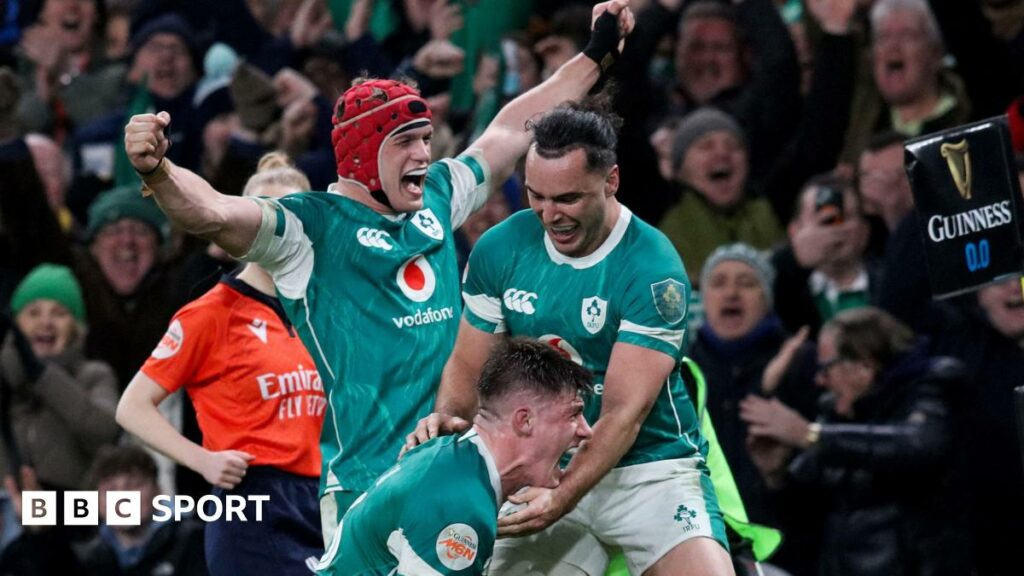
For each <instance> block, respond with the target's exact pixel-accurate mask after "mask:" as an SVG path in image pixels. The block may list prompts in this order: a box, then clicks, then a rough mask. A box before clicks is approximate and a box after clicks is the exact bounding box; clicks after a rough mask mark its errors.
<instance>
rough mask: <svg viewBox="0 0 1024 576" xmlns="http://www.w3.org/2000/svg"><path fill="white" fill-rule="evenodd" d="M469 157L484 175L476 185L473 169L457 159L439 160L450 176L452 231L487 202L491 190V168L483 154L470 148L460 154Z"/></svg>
mask: <svg viewBox="0 0 1024 576" xmlns="http://www.w3.org/2000/svg"><path fill="white" fill-rule="evenodd" d="M462 155H463V156H469V157H471V158H473V160H475V161H476V163H477V164H479V165H480V170H481V171H483V173H484V179H483V181H482V182H481V183H480V184H477V183H476V174H475V173H474V172H473V169H472V168H470V167H469V166H467V165H466V164H465V163H463V162H461V161H459V160H458V159H457V158H446V159H444V160H441V162H443V163H444V165H445V166H447V167H448V171H449V172H451V175H452V230H455V229H457V228H458V227H459V226H462V224H463V223H464V222H465V221H466V219H467V218H469V216H470V215H471V214H472V213H473V212H476V211H477V210H479V209H480V207H481V206H483V205H484V203H485V202H487V197H488V196H489V195H490V189H491V168H490V166H488V165H487V160H485V159H484V156H483V153H482V152H481V151H480V150H478V149H475V148H471V149H469V150H467V151H465V152H463V154H462Z"/></svg>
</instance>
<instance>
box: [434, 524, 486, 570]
mask: <svg viewBox="0 0 1024 576" xmlns="http://www.w3.org/2000/svg"><path fill="white" fill-rule="evenodd" d="M479 541H480V539H479V537H478V536H477V535H476V530H474V529H473V527H472V526H470V525H468V524H449V525H448V526H446V527H445V528H444V529H443V530H441V533H440V534H438V535H437V548H436V550H437V558H438V560H440V561H441V564H444V565H445V566H446V567H448V568H450V569H451V570H463V569H465V568H469V567H470V566H472V565H473V561H474V560H476V553H477V546H478V542H479Z"/></svg>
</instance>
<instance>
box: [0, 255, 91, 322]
mask: <svg viewBox="0 0 1024 576" xmlns="http://www.w3.org/2000/svg"><path fill="white" fill-rule="evenodd" d="M42 299H47V300H56V301H57V302H59V303H61V304H62V305H63V306H64V307H65V308H67V309H68V311H69V312H71V315H72V316H74V317H75V319H76V320H78V321H79V322H85V303H84V302H83V301H82V289H81V288H80V287H79V286H78V280H76V279H75V275H74V274H72V273H71V269H70V268H68V267H67V266H58V265H57V264H40V265H39V266H36V267H35V268H33V269H32V271H31V272H29V273H28V276H25V279H24V280H22V281H21V284H18V287H17V288H15V289H14V295H13V296H12V297H11V311H12V312H13V313H14V315H17V314H18V313H19V312H21V309H22V308H24V307H25V306H27V305H29V304H31V303H32V302H35V301H36V300H42Z"/></svg>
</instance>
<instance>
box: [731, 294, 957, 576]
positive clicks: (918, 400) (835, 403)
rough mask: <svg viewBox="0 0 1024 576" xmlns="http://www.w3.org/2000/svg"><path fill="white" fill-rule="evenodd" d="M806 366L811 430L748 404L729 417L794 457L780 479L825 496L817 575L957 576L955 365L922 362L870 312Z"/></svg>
mask: <svg viewBox="0 0 1024 576" xmlns="http://www.w3.org/2000/svg"><path fill="white" fill-rule="evenodd" d="M818 363H819V364H818V366H819V368H818V374H817V381H818V383H819V384H820V385H821V386H823V387H825V388H826V389H827V390H828V392H829V394H830V401H831V402H830V408H829V410H828V411H827V412H826V413H824V414H823V415H822V419H821V420H820V421H818V422H815V423H810V422H809V421H808V420H807V419H806V418H805V417H803V416H801V415H800V414H799V413H797V412H796V411H794V410H793V409H791V408H789V407H788V406H786V405H785V404H783V403H782V402H780V401H778V400H777V399H773V400H765V399H763V398H758V397H755V396H751V397H749V398H747V399H746V400H745V401H744V402H743V404H742V406H741V417H742V418H743V419H744V420H745V421H746V422H748V423H749V425H750V429H749V430H750V434H751V436H752V437H753V438H754V439H765V440H769V441H773V442H775V443H778V444H781V445H784V446H789V447H791V448H794V449H799V450H802V453H800V454H799V455H798V456H797V457H796V459H795V460H794V461H793V463H792V465H791V466H790V469H789V481H793V482H797V483H801V484H806V485H809V486H818V487H821V488H822V489H824V490H825V491H826V494H827V504H826V510H827V519H826V522H825V526H824V533H823V537H824V546H823V549H822V556H821V569H820V571H819V574H821V576H833V575H835V576H838V575H840V574H858V575H862V576H873V575H878V576H891V575H893V574H950V575H955V574H956V575H959V574H967V573H968V568H967V565H966V556H967V552H968V551H967V547H966V545H965V541H964V538H963V536H964V534H965V527H964V521H963V518H962V517H961V514H960V512H961V511H962V503H961V502H960V501H959V499H958V495H957V494H955V493H954V492H953V490H952V487H951V480H952V477H953V471H954V466H953V463H952V462H951V460H950V458H949V457H948V455H949V453H950V449H951V448H952V446H953V432H952V422H951V417H950V414H949V398H950V396H951V395H955V394H957V393H958V390H959V389H960V388H961V387H963V386H965V385H966V381H965V373H964V370H963V365H962V364H960V363H959V362H958V361H956V360H954V359H952V358H943V357H930V356H929V355H928V354H927V352H926V343H925V342H922V341H920V340H917V339H915V337H914V333H913V332H911V330H910V329H909V328H908V327H907V326H905V325H904V324H902V323H901V322H899V321H898V320H896V319H895V318H893V317H892V316H890V315H889V314H887V313H885V312H883V311H881V310H879V309H877V308H871V307H866V308H858V309H855V310H847V311H845V312H842V313H840V314H838V315H837V316H836V317H835V318H833V319H832V320H831V321H829V322H828V323H826V324H825V326H824V327H823V328H822V330H821V333H820V335H819V337H818ZM767 445H768V444H762V445H761V446H762V447H763V446H767ZM762 454H763V451H762ZM758 461H759V459H758V458H757V457H755V462H758ZM761 462H763V461H761ZM762 473H764V474H766V475H776V474H778V473H779V470H778V469H777V468H776V469H774V470H772V469H768V468H765V469H763V470H762Z"/></svg>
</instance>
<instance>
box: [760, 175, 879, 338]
mask: <svg viewBox="0 0 1024 576" xmlns="http://www.w3.org/2000/svg"><path fill="white" fill-rule="evenodd" d="M788 232H789V242H788V243H787V244H786V245H785V246H782V247H780V248H778V249H777V250H776V251H775V253H774V254H773V256H772V263H773V265H774V267H775V269H776V271H777V272H778V275H777V276H776V279H775V292H776V293H778V294H785V295H786V298H785V299H782V300H780V301H779V302H778V304H777V306H776V310H777V311H778V313H779V317H780V318H781V319H782V322H783V324H784V325H785V326H786V328H787V329H788V330H791V331H795V330H798V329H800V327H802V326H808V327H809V328H810V331H811V335H812V336H816V335H817V333H818V329H819V328H821V325H822V323H824V322H827V321H828V320H830V319H832V317H833V316H835V315H836V313H838V312H842V311H843V310H847V309H849V308H856V307H858V306H866V305H868V304H869V303H870V302H872V301H873V300H874V299H873V298H872V291H874V292H875V293H877V291H878V286H879V283H880V274H881V270H880V265H879V264H876V263H873V262H872V263H869V262H867V261H866V259H865V251H866V249H867V243H868V236H869V232H870V230H869V227H868V224H867V221H865V220H864V216H863V214H862V213H861V201H860V196H859V195H858V194H857V191H856V189H854V188H853V186H852V185H851V184H850V182H849V181H847V180H845V179H843V178H839V177H835V176H831V175H827V174H826V175H821V176H819V177H816V178H813V179H812V180H811V181H810V182H809V183H808V184H807V186H806V187H804V190H803V192H802V193H801V194H800V198H799V205H798V209H797V214H796V216H795V217H794V218H793V220H792V221H791V222H790V224H789V227H788Z"/></svg>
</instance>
